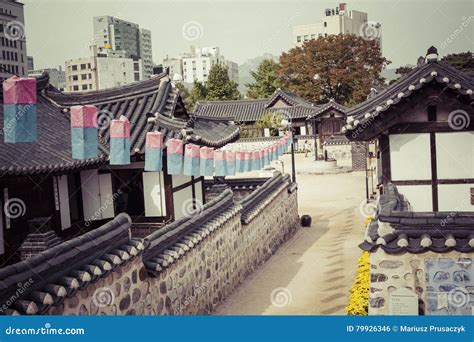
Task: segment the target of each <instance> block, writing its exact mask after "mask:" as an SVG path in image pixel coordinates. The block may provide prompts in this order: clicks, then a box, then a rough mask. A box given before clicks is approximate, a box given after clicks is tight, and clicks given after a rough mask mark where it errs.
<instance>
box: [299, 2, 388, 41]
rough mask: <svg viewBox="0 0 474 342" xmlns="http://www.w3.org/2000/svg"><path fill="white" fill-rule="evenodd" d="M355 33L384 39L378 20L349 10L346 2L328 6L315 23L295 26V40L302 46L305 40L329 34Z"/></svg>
mask: <svg viewBox="0 0 474 342" xmlns="http://www.w3.org/2000/svg"><path fill="white" fill-rule="evenodd" d="M338 34H354V35H356V36H363V37H366V38H368V39H378V40H379V42H380V44H381V40H382V27H381V25H380V24H379V23H378V22H375V21H369V20H368V14H367V13H364V12H360V11H356V10H348V9H347V5H346V4H345V3H341V4H339V6H338V7H336V8H332V9H331V8H327V9H326V10H325V16H324V17H323V19H322V20H320V21H319V22H317V23H314V24H308V25H299V26H294V27H293V42H294V44H295V45H296V46H302V45H303V44H304V43H305V42H307V41H310V40H315V39H318V38H319V37H327V36H329V35H338Z"/></svg>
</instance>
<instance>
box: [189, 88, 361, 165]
mask: <svg viewBox="0 0 474 342" xmlns="http://www.w3.org/2000/svg"><path fill="white" fill-rule="evenodd" d="M348 110H349V109H348V108H347V107H345V106H343V105H340V104H338V103H337V102H335V101H334V100H330V101H329V102H327V103H325V104H321V105H316V104H313V103H310V102H308V101H307V100H305V99H303V98H301V97H299V96H297V95H295V94H293V93H290V92H287V91H283V90H281V89H277V90H276V91H275V93H274V94H273V95H272V97H270V98H269V99H257V100H236V101H199V102H198V103H197V104H196V108H195V114H196V116H201V115H204V116H206V117H217V118H221V119H225V118H227V120H231V119H232V118H233V119H234V120H235V122H236V123H238V124H240V125H241V140H240V141H239V143H250V144H258V143H260V142H262V141H261V140H262V139H261V138H262V137H269V136H270V135H272V133H273V134H277V133H278V129H275V130H274V131H273V132H272V130H271V129H269V128H267V129H264V128H261V127H258V126H257V125H256V123H257V122H258V121H259V120H260V119H262V118H263V117H264V116H266V115H269V114H270V115H274V116H273V117H274V118H281V117H286V118H289V119H290V120H291V124H292V126H293V128H294V130H295V141H296V144H297V145H296V147H297V149H299V150H301V149H302V145H303V144H302V142H304V141H305V140H306V141H308V144H309V145H310V146H314V138H315V135H316V143H315V144H316V147H317V150H318V157H319V158H321V159H322V158H334V159H337V160H338V164H341V165H344V166H351V167H352V170H356V171H357V170H365V169H366V167H367V166H366V159H367V154H368V148H367V144H365V143H363V144H361V143H351V142H350V141H349V140H348V139H347V138H346V136H345V135H344V134H343V133H341V129H342V127H343V126H344V124H345V121H346V112H347V111H348ZM276 124H277V123H276ZM313 127H315V129H313ZM276 128H277V127H276ZM312 148H313V149H314V147H312Z"/></svg>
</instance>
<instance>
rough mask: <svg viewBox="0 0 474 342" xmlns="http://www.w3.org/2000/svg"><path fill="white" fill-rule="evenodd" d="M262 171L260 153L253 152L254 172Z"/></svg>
mask: <svg viewBox="0 0 474 342" xmlns="http://www.w3.org/2000/svg"><path fill="white" fill-rule="evenodd" d="M260 169H261V165H260V151H253V152H252V170H253V171H257V170H260Z"/></svg>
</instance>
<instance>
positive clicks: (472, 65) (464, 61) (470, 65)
mask: <svg viewBox="0 0 474 342" xmlns="http://www.w3.org/2000/svg"><path fill="white" fill-rule="evenodd" d="M441 60H442V61H443V62H445V63H448V64H449V65H451V66H453V67H455V68H456V69H459V70H462V71H464V72H474V57H473V53H472V52H470V51H468V52H460V53H452V54H449V55H447V56H445V57H443V58H442V59H441Z"/></svg>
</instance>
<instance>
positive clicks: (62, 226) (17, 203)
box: [0, 73, 239, 263]
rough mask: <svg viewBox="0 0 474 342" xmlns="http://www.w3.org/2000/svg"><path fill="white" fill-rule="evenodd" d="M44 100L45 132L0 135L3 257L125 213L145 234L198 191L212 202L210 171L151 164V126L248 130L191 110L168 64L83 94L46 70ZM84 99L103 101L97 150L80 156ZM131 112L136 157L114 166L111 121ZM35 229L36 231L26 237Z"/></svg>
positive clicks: (203, 137) (189, 136)
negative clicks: (206, 176)
mask: <svg viewBox="0 0 474 342" xmlns="http://www.w3.org/2000/svg"><path fill="white" fill-rule="evenodd" d="M1 93H2V92H1V91H0V94H1ZM37 99H38V103H37V123H38V141H37V142H36V143H28V144H25V143H21V144H6V143H4V141H3V138H2V139H1V141H0V150H1V151H2V152H1V153H0V189H1V191H2V196H1V198H0V203H1V206H2V208H4V209H5V210H2V211H1V214H0V215H1V217H0V241H1V243H0V255H1V262H2V263H5V262H8V263H11V262H13V261H15V260H18V258H19V257H20V255H19V254H20V252H18V251H17V250H18V248H19V247H20V245H21V246H22V248H21V249H20V251H22V253H24V254H26V256H28V254H29V253H30V252H31V253H32V254H34V253H35V252H37V251H40V250H44V249H47V248H50V247H52V246H54V245H55V244H57V243H59V241H60V240H65V239H69V238H71V237H73V236H77V235H79V234H82V233H84V232H86V231H88V230H90V229H93V228H95V227H97V226H99V225H101V224H104V223H105V222H107V221H109V220H110V219H112V218H113V217H115V216H117V215H118V214H119V213H120V212H126V213H128V214H129V215H130V216H131V217H132V221H133V224H132V233H136V234H137V236H143V235H145V234H148V233H150V232H152V231H154V230H156V229H157V228H158V227H161V226H162V225H163V224H164V223H166V222H170V221H173V220H175V219H177V218H180V217H182V216H184V215H185V214H186V211H189V210H192V208H193V206H194V205H193V203H194V202H195V200H197V201H198V202H204V193H203V187H204V182H203V177H190V176H183V175H173V176H171V175H168V174H167V172H166V171H164V172H144V150H145V136H146V133H147V132H150V131H160V132H162V133H163V135H164V137H165V138H164V139H165V143H166V141H167V140H168V139H170V138H179V139H183V140H184V141H185V142H192V143H194V144H197V145H201V146H209V147H215V148H219V147H222V146H224V145H225V144H227V143H228V142H231V141H234V140H235V139H237V138H238V136H239V129H238V126H236V125H233V124H231V123H229V122H228V121H226V120H220V119H219V118H205V117H197V118H193V117H191V116H190V115H189V114H188V113H187V111H186V108H185V107H184V104H183V101H182V98H181V96H180V94H179V91H178V90H177V89H176V88H175V87H174V86H173V85H172V83H171V82H170V78H169V77H168V75H167V73H164V74H161V75H157V76H156V77H154V78H152V79H150V80H146V81H142V82H137V83H133V84H130V85H126V86H121V87H118V88H112V89H107V90H101V91H93V92H86V93H82V94H68V93H62V92H60V91H58V90H56V89H55V88H54V87H52V86H51V85H50V84H49V82H48V75H47V74H44V75H43V76H42V77H39V78H38V79H37ZM2 103H3V101H2ZM75 105H94V106H96V107H97V109H98V121H99V150H100V153H99V156H98V158H96V159H87V160H75V159H73V158H72V153H71V128H70V125H71V124H70V113H69V110H70V107H71V106H75ZM122 115H123V116H125V117H127V118H128V120H129V121H130V123H131V136H130V140H131V144H130V146H131V163H130V164H129V165H120V166H119V165H109V162H108V158H109V155H108V154H109V148H110V146H109V142H110V130H109V126H110V121H111V120H112V119H117V118H119V117H120V116H122ZM0 128H1V129H3V106H2V107H0ZM164 162H165V163H166V158H164ZM163 170H166V164H165V166H164V167H163ZM29 233H34V234H33V235H32V236H30V238H29V240H31V241H27V242H28V243H25V238H27V235H28V234H29Z"/></svg>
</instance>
